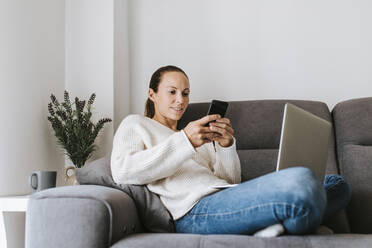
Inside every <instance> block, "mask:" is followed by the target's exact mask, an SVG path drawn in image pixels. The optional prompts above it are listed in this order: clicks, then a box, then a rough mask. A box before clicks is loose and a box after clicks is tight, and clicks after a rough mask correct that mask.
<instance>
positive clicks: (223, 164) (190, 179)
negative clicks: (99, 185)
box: [111, 115, 241, 220]
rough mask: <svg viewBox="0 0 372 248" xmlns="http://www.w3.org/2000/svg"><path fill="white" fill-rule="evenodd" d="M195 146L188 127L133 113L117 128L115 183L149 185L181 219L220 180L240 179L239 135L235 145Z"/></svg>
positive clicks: (223, 182)
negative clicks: (186, 130)
mask: <svg viewBox="0 0 372 248" xmlns="http://www.w3.org/2000/svg"><path fill="white" fill-rule="evenodd" d="M216 151H217V152H215V151H214V148H213V145H212V143H207V144H204V145H203V146H200V147H198V148H196V149H194V147H193V146H192V145H191V143H190V141H189V139H188V138H187V136H186V134H185V133H184V132H183V131H174V130H172V129H170V128H168V127H166V126H164V125H163V124H161V123H159V122H157V121H155V120H153V119H150V118H148V117H145V116H142V115H129V116H128V117H126V118H125V119H124V120H123V121H122V122H121V124H120V126H119V128H118V130H117V131H116V133H115V137H114V142H113V148H112V154H111V170H112V176H113V179H114V181H115V182H116V183H122V184H139V185H144V184H146V185H147V187H148V189H149V190H150V191H152V192H154V193H156V194H158V195H159V196H160V199H161V201H162V202H163V204H164V206H165V207H166V208H167V209H168V210H169V212H170V213H171V214H172V217H173V219H174V220H177V219H179V218H181V217H182V216H183V215H185V214H186V213H187V212H188V211H189V210H191V208H192V207H193V206H194V205H195V204H196V203H197V202H198V200H200V199H201V198H202V197H203V196H206V195H208V194H211V193H213V192H216V191H218V189H216V188H213V186H217V185H228V184H235V183H240V181H241V176H240V161H239V158H238V154H237V152H236V146H235V138H234V143H233V145H231V146H230V147H227V148H224V147H221V146H219V145H218V142H216Z"/></svg>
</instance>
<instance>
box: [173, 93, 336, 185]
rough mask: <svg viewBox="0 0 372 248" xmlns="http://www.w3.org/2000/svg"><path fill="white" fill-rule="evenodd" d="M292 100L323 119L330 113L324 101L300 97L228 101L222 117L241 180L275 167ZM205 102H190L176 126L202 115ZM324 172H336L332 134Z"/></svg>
mask: <svg viewBox="0 0 372 248" xmlns="http://www.w3.org/2000/svg"><path fill="white" fill-rule="evenodd" d="M287 102H289V103H292V104H294V105H296V106H298V107H300V108H303V109H305V110H307V111H309V112H311V113H313V114H315V115H317V116H319V117H321V118H323V119H325V120H327V121H330V122H332V116H331V114H330V112H329V109H328V107H327V105H326V104H325V103H322V102H317V101H300V100H256V101H232V102H229V107H228V110H227V113H226V117H227V118H229V119H230V121H231V123H232V125H233V128H234V131H235V135H234V136H235V138H236V145H237V151H238V154H239V158H240V162H241V165H242V181H246V180H249V179H252V178H255V177H258V176H261V175H264V174H266V173H269V172H272V171H275V168H276V162H277V156H278V148H279V142H280V133H281V128H282V119H283V111H284V105H285V103H287ZM208 107H209V103H193V104H190V105H189V107H188V109H187V110H186V112H185V114H184V115H183V117H182V119H181V120H180V121H179V123H178V128H183V127H185V126H186V124H187V123H188V122H189V121H193V120H197V119H199V118H201V117H203V116H205V115H206V113H207V111H208ZM327 173H338V168H337V162H336V156H335V142H334V137H333V136H332V137H331V142H330V144H329V152H328V162H327Z"/></svg>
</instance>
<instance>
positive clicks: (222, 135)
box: [209, 118, 234, 147]
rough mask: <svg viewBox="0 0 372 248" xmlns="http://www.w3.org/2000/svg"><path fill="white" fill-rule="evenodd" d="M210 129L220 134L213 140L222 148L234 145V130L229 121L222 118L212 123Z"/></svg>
mask: <svg viewBox="0 0 372 248" xmlns="http://www.w3.org/2000/svg"><path fill="white" fill-rule="evenodd" d="M209 128H210V130H211V131H213V132H216V133H218V134H219V136H218V137H214V138H213V140H215V141H217V142H218V144H219V145H220V146H222V147H228V146H231V145H232V144H233V142H234V139H233V135H234V129H233V128H232V126H231V123H230V120H229V119H227V118H220V119H217V120H216V121H215V122H210V123H209Z"/></svg>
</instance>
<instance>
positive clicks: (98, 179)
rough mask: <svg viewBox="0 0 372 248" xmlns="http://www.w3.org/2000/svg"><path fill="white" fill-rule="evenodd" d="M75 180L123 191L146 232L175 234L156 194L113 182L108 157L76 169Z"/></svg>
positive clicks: (173, 227) (139, 187)
mask: <svg viewBox="0 0 372 248" xmlns="http://www.w3.org/2000/svg"><path fill="white" fill-rule="evenodd" d="M76 179H77V181H78V182H79V183H80V184H93V185H102V186H107V187H112V188H116V189H119V190H121V191H124V192H125V193H127V194H128V195H129V196H130V197H131V198H132V199H133V201H134V203H135V205H136V207H137V210H138V215H139V218H140V220H141V222H142V224H143V225H144V227H145V228H146V229H147V230H148V231H150V232H175V225H174V221H173V219H172V217H171V215H170V214H169V212H168V210H167V209H166V207H165V206H164V205H163V203H162V202H161V200H160V198H159V196H158V195H157V194H155V193H153V192H151V191H150V190H149V189H148V188H147V187H146V186H143V185H129V184H117V183H115V182H114V180H113V179H112V174H111V168H110V156H109V155H108V156H106V157H103V158H100V159H97V160H94V161H92V162H90V163H87V164H86V165H85V166H84V167H82V168H78V169H76Z"/></svg>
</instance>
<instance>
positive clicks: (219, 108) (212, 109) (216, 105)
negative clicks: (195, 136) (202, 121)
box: [205, 100, 229, 127]
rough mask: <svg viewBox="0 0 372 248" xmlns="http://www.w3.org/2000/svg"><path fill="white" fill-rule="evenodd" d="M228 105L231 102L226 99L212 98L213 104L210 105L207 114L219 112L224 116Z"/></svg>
mask: <svg viewBox="0 0 372 248" xmlns="http://www.w3.org/2000/svg"><path fill="white" fill-rule="evenodd" d="M228 105H229V104H228V103H227V102H224V101H219V100H212V102H211V105H210V106H209V110H208V113H207V115H214V114H219V115H220V116H221V118H222V117H224V116H225V114H226V110H227V107H228ZM205 126H206V127H207V126H209V123H207V124H206V125H205Z"/></svg>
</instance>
